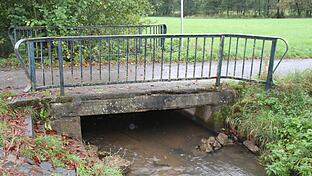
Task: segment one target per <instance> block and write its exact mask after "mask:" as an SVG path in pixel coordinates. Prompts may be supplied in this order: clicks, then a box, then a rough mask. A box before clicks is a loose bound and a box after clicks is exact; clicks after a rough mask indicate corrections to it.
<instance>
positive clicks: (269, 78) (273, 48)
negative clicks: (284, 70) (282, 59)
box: [265, 39, 277, 92]
mask: <svg viewBox="0 0 312 176" xmlns="http://www.w3.org/2000/svg"><path fill="white" fill-rule="evenodd" d="M276 43H277V39H274V40H272V46H271V53H270V60H269V68H268V76H267V80H266V85H265V90H266V91H267V92H268V91H269V90H270V88H271V86H272V83H273V67H274V59H275V51H276Z"/></svg>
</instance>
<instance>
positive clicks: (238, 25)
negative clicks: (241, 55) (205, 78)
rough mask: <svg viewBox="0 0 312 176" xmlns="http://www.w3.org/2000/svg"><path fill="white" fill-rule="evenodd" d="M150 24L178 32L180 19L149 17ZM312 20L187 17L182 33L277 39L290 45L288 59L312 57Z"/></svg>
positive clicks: (169, 31)
mask: <svg viewBox="0 0 312 176" xmlns="http://www.w3.org/2000/svg"><path fill="white" fill-rule="evenodd" d="M148 19H150V20H151V21H152V22H153V23H165V24H167V27H168V33H175V34H176V33H180V19H179V18H176V17H149V18H148ZM311 30H312V19H311V18H306V19H304V18H300V19H295V18H289V19H219V18H215V19H200V18H186V19H185V20H184V33H243V34H256V35H268V36H279V37H283V38H285V39H286V40H287V41H288V42H289V47H290V48H289V52H288V54H287V58H312V32H311Z"/></svg>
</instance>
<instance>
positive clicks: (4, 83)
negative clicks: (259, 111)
mask: <svg viewBox="0 0 312 176" xmlns="http://www.w3.org/2000/svg"><path fill="white" fill-rule="evenodd" d="M228 65H229V67H228V68H229V69H228V74H229V75H233V74H234V69H233V68H234V62H229V64H228ZM258 65H259V61H255V62H254V66H253V68H254V69H253V72H252V73H250V68H251V62H250V61H246V62H245V68H244V69H245V70H244V72H242V61H238V62H237V63H236V71H235V74H236V75H240V76H241V75H242V76H243V77H244V78H250V75H251V74H252V76H251V77H254V76H255V75H257V74H258V73H259V68H258ZM145 68H146V69H145V70H146V72H145V74H144V66H143V65H138V67H137V80H143V79H144V75H145V79H146V80H151V79H152V77H153V74H152V71H151V70H153V69H152V68H153V66H152V65H151V64H147V65H146V67H145ZM307 68H312V59H287V60H283V61H282V63H281V64H280V66H279V67H278V69H277V70H276V72H275V76H281V75H286V74H288V73H290V72H295V71H300V70H304V69H307ZM110 69H111V74H110V78H109V76H108V74H107V73H108V66H107V65H106V66H102V80H100V79H99V69H98V67H96V66H94V67H93V77H92V79H93V81H94V82H101V81H108V80H109V79H110V81H117V79H118V78H117V72H118V67H117V65H111V68H110ZM154 70H155V71H154V79H160V78H161V76H160V75H161V64H159V63H157V64H155V65H154ZM170 70H171V71H170ZM185 70H186V66H185V64H181V65H180V66H179V72H178V65H177V64H172V65H171V67H169V65H168V64H165V65H164V67H163V72H162V74H163V76H162V77H163V79H169V78H171V79H175V78H177V75H178V73H179V77H180V78H181V77H182V78H185V75H186V72H185ZM187 70H188V71H187V76H186V77H187V78H192V77H195V78H199V77H201V76H204V77H208V76H209V63H208V62H205V63H204V65H202V64H201V63H197V64H196V65H195V74H194V64H193V63H189V65H188V69H187ZM216 70H217V62H212V65H211V76H215V75H216ZM226 70H227V64H226V62H224V64H223V66H222V75H225V74H226ZM79 71H80V69H79V68H75V69H74V76H73V77H72V76H71V71H70V69H69V68H67V69H65V81H66V82H72V83H79V82H80V72H79ZM169 73H171V74H170V77H169ZM126 75H127V73H126V66H125V65H121V66H120V77H119V81H122V80H126ZM37 76H38V79H37V82H38V84H39V85H40V84H43V81H42V71H41V70H40V69H38V70H37ZM45 76H46V80H45V81H46V83H50V82H51V74H49V73H48V72H45ZM0 77H1V80H0V89H5V88H11V89H13V90H16V91H22V90H23V89H24V88H25V87H26V86H27V79H26V76H25V74H24V71H23V70H21V69H2V70H1V71H0ZM83 77H84V82H88V81H90V74H89V68H83ZM128 79H129V80H135V65H129V69H128ZM54 82H58V70H54Z"/></svg>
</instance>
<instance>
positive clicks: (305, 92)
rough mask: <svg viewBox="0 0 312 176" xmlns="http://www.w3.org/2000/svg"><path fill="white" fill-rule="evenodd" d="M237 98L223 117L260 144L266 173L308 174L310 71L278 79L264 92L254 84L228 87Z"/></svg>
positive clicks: (311, 171)
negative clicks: (275, 83) (271, 87)
mask: <svg viewBox="0 0 312 176" xmlns="http://www.w3.org/2000/svg"><path fill="white" fill-rule="evenodd" d="M232 87H234V88H235V89H236V90H238V92H239V95H240V98H239V100H238V101H236V102H235V103H234V105H232V106H229V107H227V110H226V111H224V116H227V122H228V123H229V124H230V126H231V127H232V128H236V129H238V131H239V132H240V134H243V135H245V136H253V137H255V138H256V139H257V141H258V144H260V145H261V146H262V149H263V153H262V156H261V159H262V161H263V163H264V164H265V166H266V171H267V173H268V174H269V175H296V174H299V175H306V176H308V175H312V153H311V151H312V70H306V71H305V72H302V73H294V74H291V75H289V76H288V77H286V78H282V79H280V80H279V82H278V84H277V86H276V87H275V88H274V89H273V90H271V91H270V93H268V94H267V93H266V92H265V91H264V89H263V88H262V87H259V86H257V85H249V84H239V85H235V86H232Z"/></svg>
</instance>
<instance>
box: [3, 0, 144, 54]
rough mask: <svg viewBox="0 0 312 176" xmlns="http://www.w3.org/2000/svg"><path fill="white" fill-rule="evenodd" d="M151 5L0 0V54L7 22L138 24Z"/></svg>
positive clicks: (129, 0) (136, 0) (140, 0)
mask: <svg viewBox="0 0 312 176" xmlns="http://www.w3.org/2000/svg"><path fill="white" fill-rule="evenodd" d="M149 9H150V4H149V2H148V1H147V0H119V1H109V0H55V1H50V0H42V1H33V0H11V1H1V2H0V19H1V26H0V48H2V47H3V46H4V45H5V46H6V47H5V48H3V50H2V49H1V51H0V56H1V55H4V54H5V53H8V47H11V46H10V42H9V40H8V37H7V30H8V28H9V26H12V25H13V26H14V25H19V26H55V27H58V28H60V29H62V28H63V27H64V26H77V25H114V24H137V23H140V22H141V21H140V19H141V17H142V16H145V15H146V14H147V13H148V12H149Z"/></svg>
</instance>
